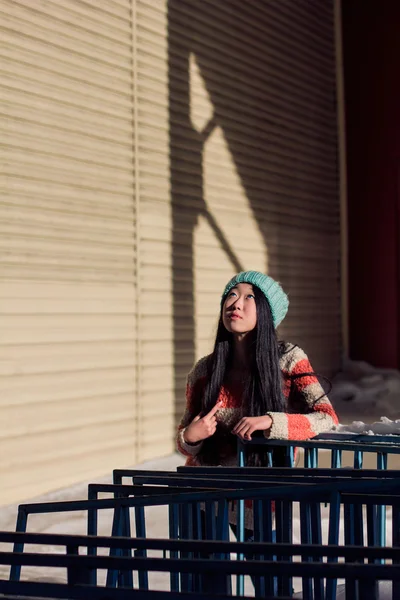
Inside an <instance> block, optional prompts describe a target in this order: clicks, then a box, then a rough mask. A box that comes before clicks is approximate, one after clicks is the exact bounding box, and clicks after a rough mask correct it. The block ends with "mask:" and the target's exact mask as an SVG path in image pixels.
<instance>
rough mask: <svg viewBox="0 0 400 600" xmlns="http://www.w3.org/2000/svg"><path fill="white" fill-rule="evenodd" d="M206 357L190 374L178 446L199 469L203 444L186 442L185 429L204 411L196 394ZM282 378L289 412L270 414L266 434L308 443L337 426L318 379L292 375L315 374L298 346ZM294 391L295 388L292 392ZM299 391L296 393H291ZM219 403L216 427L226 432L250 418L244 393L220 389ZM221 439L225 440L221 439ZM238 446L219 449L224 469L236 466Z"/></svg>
mask: <svg viewBox="0 0 400 600" xmlns="http://www.w3.org/2000/svg"><path fill="white" fill-rule="evenodd" d="M206 363H207V357H204V358H202V359H200V360H199V361H198V362H197V364H196V365H195V366H194V368H193V369H192V371H191V372H190V373H189V376H188V380H187V389H186V410H185V413H184V415H183V417H182V420H181V423H180V425H179V428H178V435H177V447H178V450H179V451H180V452H181V453H182V454H184V455H185V456H186V457H187V460H186V464H187V465H195V466H198V465H199V464H200V461H199V460H198V458H197V455H198V453H199V451H200V449H201V446H202V443H201V442H200V443H199V444H196V445H189V444H187V443H186V442H185V440H184V433H185V428H186V427H187V426H188V425H189V424H190V423H191V422H192V420H193V419H194V417H195V416H196V415H198V414H199V413H200V411H201V406H195V405H194V404H195V401H194V398H195V397H197V398H198V397H199V396H201V394H198V393H193V392H194V391H196V392H198V391H199V389H198V386H200V391H202V390H204V388H205V384H206V376H207V370H206ZM280 367H281V370H282V377H283V393H284V395H285V397H286V399H287V412H285V413H280V412H270V413H268V414H269V416H270V417H271V419H272V426H271V428H270V429H269V430H268V431H267V432H265V435H266V437H268V438H269V439H286V440H305V439H308V438H312V437H314V436H316V435H317V434H318V433H321V432H323V431H328V430H330V429H332V427H333V426H334V425H336V424H337V423H338V418H337V416H336V413H335V411H334V409H333V407H332V405H331V403H330V402H329V400H328V398H327V396H326V395H325V394H324V390H323V389H322V387H321V385H320V383H319V381H318V379H317V378H316V377H315V376H310V375H305V376H303V377H298V378H296V379H291V378H290V376H293V375H301V374H302V373H310V372H312V371H313V369H312V367H311V365H310V362H309V360H308V357H307V355H306V354H305V352H303V350H301V348H299V347H298V346H293V345H292V344H286V345H285V351H284V353H283V355H282V357H281V359H280ZM293 388H294V389H293ZM291 391H292V392H297V393H291ZM219 401H220V402H221V403H222V404H221V408H220V409H219V410H218V412H217V413H216V418H217V427H218V428H220V430H221V431H222V432H223V433H228V432H230V431H232V429H233V427H234V426H235V425H236V423H237V422H238V421H239V420H240V419H241V418H242V417H246V416H248V415H245V414H243V411H242V406H241V390H240V389H238V388H232V387H227V386H224V387H223V388H222V389H221V393H220V396H219ZM221 439H224V437H223V436H222V438H221ZM234 448H235V446H234V445H232V444H230V445H229V446H227V447H226V448H221V449H220V456H219V464H221V465H222V466H233V465H236V451H235V450H234Z"/></svg>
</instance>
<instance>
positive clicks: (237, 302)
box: [232, 297, 243, 310]
mask: <svg viewBox="0 0 400 600" xmlns="http://www.w3.org/2000/svg"><path fill="white" fill-rule="evenodd" d="M232 306H234V307H235V308H237V309H239V310H242V308H243V300H242V298H240V297H239V298H236V300H235V302H234V303H233V304H232Z"/></svg>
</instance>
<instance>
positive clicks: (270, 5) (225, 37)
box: [0, 0, 341, 503]
mask: <svg viewBox="0 0 400 600" xmlns="http://www.w3.org/2000/svg"><path fill="white" fill-rule="evenodd" d="M280 6H281V8H280V10H279V11H278V12H276V10H275V8H274V7H275V3H274V2H272V1H271V2H265V3H262V4H261V3H247V4H246V5H243V3H241V2H239V1H236V0H232V1H231V2H229V4H228V3H224V2H222V3H215V2H213V1H210V2H208V1H204V2H201V3H200V2H189V1H183V2H182V1H179V2H177V1H176V0H170V1H169V2H166V0H100V1H98V2H94V0H93V1H92V0H90V1H89V2H80V0H75V1H73V0H63V1H61V2H60V1H56V0H49V1H48V2H46V3H42V2H39V1H36V0H15V1H12V2H11V0H10V1H9V0H0V18H1V21H2V26H3V28H4V37H3V42H4V49H3V50H2V51H1V54H0V86H1V98H0V136H1V150H0V152H1V153H2V155H1V158H0V164H1V183H0V185H1V188H0V189H1V197H0V228H1V236H0V244H1V248H2V260H1V263H0V304H1V311H0V315H1V316H0V319H1V320H0V323H1V327H0V330H1V335H0V418H1V423H2V427H1V430H0V448H1V450H0V478H1V481H2V488H1V494H0V502H2V503H7V502H11V501H18V500H22V499H24V498H28V497H32V495H34V494H39V493H41V492H44V491H46V490H49V489H55V488H57V487H61V486H63V485H66V484H69V483H72V482H74V481H78V480H82V479H86V478H95V477H96V476H97V475H100V474H104V473H106V472H110V471H111V469H112V468H114V467H122V466H127V465H132V464H134V463H135V462H140V461H143V460H146V459H148V458H153V457H156V456H162V455H166V454H168V453H170V452H172V451H173V448H174V443H173V437H174V428H175V421H176V419H177V418H178V417H179V414H180V413H181V411H182V408H183V403H184V387H185V378H186V374H187V372H188V370H189V369H190V367H191V365H192V363H193V361H194V360H195V359H196V358H198V357H199V356H201V355H203V354H205V353H207V352H209V351H210V349H211V345H212V337H213V333H214V330H215V324H216V320H217V311H218V303H219V296H220V293H221V291H222V288H223V285H224V284H225V283H226V280H227V279H228V278H229V277H230V276H231V275H232V274H233V273H234V272H235V271H237V270H238V269H240V268H257V269H262V270H265V271H268V272H270V273H271V274H272V275H273V276H275V277H277V278H278V279H280V280H281V282H282V283H283V285H284V286H285V287H286V288H287V289H288V291H289V293H290V296H291V302H292V310H291V313H290V314H291V316H290V317H289V318H288V322H287V325H286V326H285V327H284V328H283V329H282V335H284V336H285V337H287V338H289V339H292V340H293V341H295V342H299V343H301V344H302V345H304V346H305V347H306V349H307V350H309V351H310V353H311V357H312V358H313V359H315V363H316V366H317V367H318V368H319V369H321V370H323V371H324V372H332V371H333V370H335V368H337V366H338V364H339V362H340V353H341V331H340V327H341V325H340V272H339V244H340V239H339V200H338V190H337V177H336V115H335V103H334V93H333V92H334V90H335V68H334V67H335V65H334V37H333V35H334V29H333V11H332V10H331V7H330V3H325V4H324V6H323V7H321V6H319V8H317V9H316V10H312V11H311V12H310V8H309V3H308V2H304V3H303V2H300V3H296V6H295V7H294V6H293V3H292V5H291V3H290V2H289V1H288V0H286V1H284V0H282V3H281V5H280ZM292 8H293V10H294V12H293V11H292ZM292 12H293V14H292ZM239 25H240V26H239ZM288 30H289V31H288ZM327 319H328V321H327Z"/></svg>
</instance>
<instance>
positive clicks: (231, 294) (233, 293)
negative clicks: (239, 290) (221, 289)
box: [228, 292, 236, 298]
mask: <svg viewBox="0 0 400 600" xmlns="http://www.w3.org/2000/svg"><path fill="white" fill-rule="evenodd" d="M231 296H236V292H230V293H229V294H228V298H230V297H231Z"/></svg>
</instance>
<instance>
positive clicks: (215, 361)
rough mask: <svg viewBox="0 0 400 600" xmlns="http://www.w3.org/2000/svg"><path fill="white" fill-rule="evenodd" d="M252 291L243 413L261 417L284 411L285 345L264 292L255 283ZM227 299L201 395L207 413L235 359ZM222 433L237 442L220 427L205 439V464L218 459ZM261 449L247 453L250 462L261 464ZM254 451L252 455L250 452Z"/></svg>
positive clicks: (203, 451)
mask: <svg viewBox="0 0 400 600" xmlns="http://www.w3.org/2000/svg"><path fill="white" fill-rule="evenodd" d="M253 294H254V297H255V302H256V309H257V324H256V327H255V329H254V330H253V331H251V332H249V333H248V336H249V345H248V352H249V356H248V372H247V375H246V376H245V378H244V381H243V401H242V414H243V416H249V417H258V416H261V415H265V414H266V413H267V412H269V411H274V412H284V411H285V410H286V400H285V397H284V394H283V386H282V372H281V369H280V365H279V359H280V357H281V356H282V353H283V351H284V350H283V348H284V345H283V344H282V343H279V342H278V339H277V335H276V330H275V327H274V323H273V318H272V313H271V308H270V306H269V303H268V301H267V299H266V297H265V296H264V294H263V292H261V290H259V289H258V288H257V287H256V286H254V287H253ZM225 299H226V298H223V300H222V304H221V313H220V317H219V322H218V328H217V335H216V339H215V344H214V350H213V352H212V354H210V356H209V358H208V362H207V383H206V387H205V389H204V393H203V396H202V398H201V406H202V413H203V414H206V413H208V412H209V411H210V410H211V409H212V408H213V406H215V404H216V402H217V400H218V397H219V395H220V392H221V387H222V385H223V384H224V382H225V378H226V376H227V374H228V371H229V369H230V367H231V366H232V360H233V335H232V333H230V332H229V331H227V329H226V328H225V326H224V324H223V320H222V314H223V310H224V304H225ZM221 435H223V436H224V437H225V440H224V442H225V443H226V444H232V445H233V444H235V445H236V438H235V436H233V435H232V434H230V432H228V431H225V432H223V431H218V430H217V432H216V434H214V435H213V436H212V437H210V438H208V439H206V440H204V443H203V446H202V449H201V451H200V453H199V458H200V460H201V462H203V463H204V464H214V463H215V462H216V461H217V462H218V445H219V444H220V443H221V440H220V439H218V438H219V437H221ZM261 454H264V453H261V452H257V451H254V452H252V453H249V455H248V464H258V463H259V462H260V460H259V459H260V458H261ZM251 455H253V456H251Z"/></svg>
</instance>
